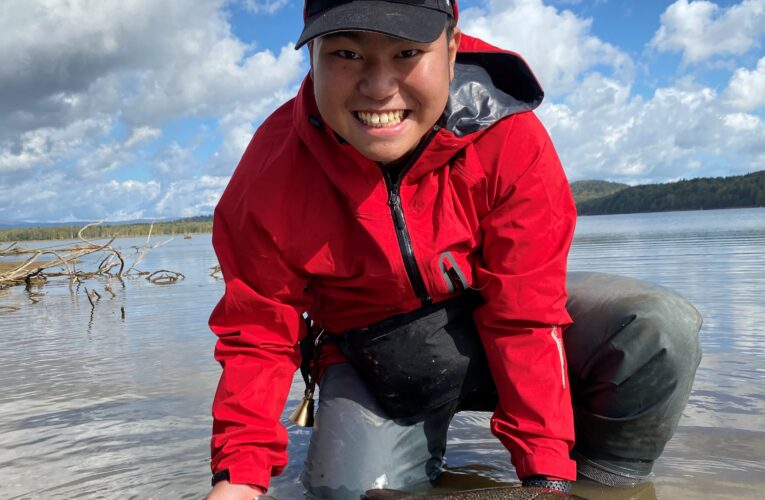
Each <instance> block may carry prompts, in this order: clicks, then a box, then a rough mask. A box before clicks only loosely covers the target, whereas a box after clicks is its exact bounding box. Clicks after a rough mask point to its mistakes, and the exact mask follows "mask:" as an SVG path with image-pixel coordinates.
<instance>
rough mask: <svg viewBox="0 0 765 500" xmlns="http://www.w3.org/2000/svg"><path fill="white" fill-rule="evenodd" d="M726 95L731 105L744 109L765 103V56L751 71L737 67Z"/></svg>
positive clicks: (754, 107) (757, 106)
mask: <svg viewBox="0 0 765 500" xmlns="http://www.w3.org/2000/svg"><path fill="white" fill-rule="evenodd" d="M725 96H726V98H727V100H728V102H729V103H730V105H731V106H733V107H734V108H736V109H740V110H744V111H749V110H753V109H756V108H759V107H761V106H763V105H765V57H763V58H762V59H760V60H759V62H758V63H757V67H756V68H755V69H753V70H751V71H749V70H748V69H746V68H739V69H737V70H736V72H735V73H734V74H733V77H732V78H731V80H730V83H729V84H728V88H727V89H726V91H725Z"/></svg>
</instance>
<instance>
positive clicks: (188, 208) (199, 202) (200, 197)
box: [152, 175, 228, 217]
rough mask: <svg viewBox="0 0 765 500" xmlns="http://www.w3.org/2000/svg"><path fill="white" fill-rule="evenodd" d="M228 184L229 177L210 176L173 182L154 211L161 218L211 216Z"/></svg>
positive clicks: (154, 207)
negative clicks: (164, 216) (201, 214)
mask: <svg viewBox="0 0 765 500" xmlns="http://www.w3.org/2000/svg"><path fill="white" fill-rule="evenodd" d="M227 183H228V177H224V176H210V175H205V176H202V177H200V178H197V179H184V180H180V181H177V182H173V183H172V184H171V185H170V186H169V187H168V188H167V189H166V190H164V193H163V195H162V198H161V199H160V200H158V201H157V203H156V205H154V206H153V207H152V208H153V211H154V213H156V214H158V215H159V216H163V215H166V216H181V217H190V216H194V215H199V214H200V213H203V214H211V213H212V212H213V209H214V208H215V205H217V204H218V200H219V199H220V196H221V194H223V189H224V188H225V187H226V184H227Z"/></svg>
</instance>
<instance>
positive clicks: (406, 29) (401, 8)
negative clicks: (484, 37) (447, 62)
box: [295, 0, 447, 49]
mask: <svg viewBox="0 0 765 500" xmlns="http://www.w3.org/2000/svg"><path fill="white" fill-rule="evenodd" d="M395 6H396V8H395V11H392V9H391V3H390V2H384V1H379V0H364V1H356V2H351V3H347V4H344V5H340V6H338V7H334V8H332V9H329V10H327V11H325V12H323V13H320V14H317V15H315V16H313V17H310V18H308V19H307V20H306V23H305V27H304V28H303V33H301V34H300V38H299V39H298V41H297V44H296V45H295V48H296V49H299V48H300V47H302V46H303V45H305V44H306V43H307V42H309V41H310V40H313V39H314V38H316V37H319V36H323V35H327V34H330V33H337V32H340V31H373V32H376V33H382V34H384V35H389V36H393V37H396V38H403V39H404V40H411V41H413V42H420V43H428V42H432V41H433V40H435V39H437V38H438V37H439V36H440V35H441V33H442V32H443V31H444V28H445V27H446V19H447V14H446V13H445V12H440V11H437V10H432V9H426V8H422V7H418V6H415V5H407V4H399V3H397V4H395Z"/></svg>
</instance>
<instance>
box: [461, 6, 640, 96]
mask: <svg viewBox="0 0 765 500" xmlns="http://www.w3.org/2000/svg"><path fill="white" fill-rule="evenodd" d="M460 25H461V27H462V29H463V31H465V33H467V34H469V35H473V36H477V37H479V38H483V39H484V40H486V41H488V42H490V43H492V44H494V45H497V46H499V47H503V48H507V49H510V50H514V51H516V52H519V53H520V54H521V55H522V56H523V57H524V58H525V59H526V60H527V61H528V62H529V64H530V65H531V68H532V70H533V71H534V73H535V74H536V75H537V77H538V78H539V81H540V82H541V83H542V86H543V87H544V88H545V91H546V92H547V93H548V94H549V95H553V96H554V95H560V94H562V93H565V92H567V91H569V90H571V89H573V88H574V87H575V86H576V85H577V79H578V78H579V77H580V76H581V75H582V74H583V73H585V72H586V71H588V70H590V69H592V68H594V67H596V66H601V65H603V66H607V67H610V68H611V69H612V71H613V72H614V74H615V75H618V77H619V78H620V79H629V78H630V77H631V75H632V72H633V63H632V61H631V59H630V58H629V56H627V55H626V54H625V53H624V52H622V51H620V50H619V49H617V48H616V47H614V46H613V45H610V44H608V43H605V42H603V41H602V40H600V39H599V38H597V37H595V36H593V35H591V34H590V30H591V25H592V20H591V19H581V18H579V17H577V16H576V15H575V14H574V13H573V12H571V11H568V10H564V11H559V10H558V9H556V8H555V7H553V6H549V5H544V4H543V2H542V1H541V0H510V1H508V0H488V2H487V3H486V7H485V8H470V9H465V11H464V12H461V13H460Z"/></svg>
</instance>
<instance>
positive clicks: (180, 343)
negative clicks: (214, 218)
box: [0, 209, 765, 499]
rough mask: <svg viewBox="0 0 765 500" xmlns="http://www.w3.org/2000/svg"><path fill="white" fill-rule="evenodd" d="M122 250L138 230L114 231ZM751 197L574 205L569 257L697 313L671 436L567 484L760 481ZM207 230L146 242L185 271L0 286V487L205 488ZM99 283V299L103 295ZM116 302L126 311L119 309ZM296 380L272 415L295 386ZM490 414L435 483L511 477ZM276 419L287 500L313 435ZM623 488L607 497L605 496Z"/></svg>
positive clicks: (746, 493)
mask: <svg viewBox="0 0 765 500" xmlns="http://www.w3.org/2000/svg"><path fill="white" fill-rule="evenodd" d="M115 244H117V245H118V246H119V247H120V249H121V250H125V253H126V255H130V254H131V250H130V247H131V246H138V247H140V246H141V245H143V244H144V240H143V239H135V240H129V239H126V240H121V241H117V242H116V243H115ZM764 244H765V210H763V209H752V210H727V211H709V212H687V213H676V214H642V215H640V214H638V215H625V216H603V217H582V218H580V220H579V227H578V229H577V235H576V240H575V243H574V247H573V250H572V254H571V260H570V267H571V269H572V270H589V271H603V272H612V273H617V274H623V275H628V276H634V277H639V278H645V279H649V280H652V281H656V282H658V283H661V284H664V285H667V286H670V287H673V288H675V289H677V290H679V291H680V292H681V293H683V294H684V295H686V296H687V297H689V298H690V300H691V301H692V302H693V303H694V304H695V305H696V306H697V307H698V308H699V309H700V310H701V312H702V313H703V315H704V318H705V323H704V327H703V329H702V345H703V348H704V359H703V360H702V364H701V366H700V368H699V371H698V374H697V379H696V383H695V386H694V391H693V393H692V394H691V398H690V402H689V405H688V408H687V410H686V411H685V413H684V416H683V419H682V420H681V427H680V429H679V431H678V433H677V435H676V437H675V438H674V439H673V440H672V441H671V442H670V444H669V445H668V447H667V450H666V452H665V454H664V456H663V457H662V458H661V459H660V460H659V461H658V463H657V464H656V468H655V471H654V472H655V477H654V478H653V481H652V482H651V483H649V484H647V485H645V486H644V487H642V488H640V489H636V490H627V491H618V492H615V491H614V490H609V489H603V488H601V487H598V486H597V485H594V484H592V483H586V482H580V483H578V484H577V485H576V493H577V494H578V495H580V496H583V497H585V498H591V499H606V498H609V499H611V498H625V499H626V498H640V499H646V498H665V499H669V498H757V495H761V493H760V491H762V490H763V488H765V466H763V460H762V457H763V456H765V431H764V429H765V417H764V416H763V415H765V369H764V368H763V366H765V362H764V361H765V345H764V344H763V342H762V326H761V325H762V318H763V317H765V307H764V306H763V303H762V299H761V297H762V292H763V291H765V252H763V251H762V248H765V246H764ZM215 264H216V261H215V257H214V255H213V252H212V250H211V247H210V241H209V236H194V238H193V239H191V240H183V239H176V240H173V241H171V242H169V243H167V244H166V245H164V246H162V247H160V248H156V249H154V250H152V251H150V252H148V253H147V254H146V256H145V258H144V260H143V262H142V263H141V264H140V267H141V268H143V269H147V270H155V269H171V270H177V271H180V272H182V273H183V274H184V275H186V280H184V281H182V282H179V283H177V284H174V285H171V286H164V287H163V286H156V285H152V284H151V283H149V282H147V281H146V280H144V279H140V278H137V279H127V280H125V281H124V282H123V283H120V282H118V281H116V280H107V279H103V280H101V279H97V280H91V281H89V282H87V283H86V286H87V287H88V289H89V290H97V291H98V292H99V294H101V299H100V300H96V301H95V302H94V305H93V306H92V307H91V305H90V304H89V302H88V300H87V298H86V297H85V295H84V291H83V290H82V289H78V288H77V287H76V286H72V287H70V286H68V284H67V283H66V281H65V280H64V281H62V282H53V283H48V284H47V285H45V286H44V287H41V288H33V289H32V290H30V291H26V290H24V289H23V288H18V287H17V288H14V289H10V290H0V334H1V335H2V343H0V356H2V359H3V361H4V364H3V370H2V371H1V372H0V484H1V485H2V486H0V489H2V492H3V493H2V495H0V496H2V497H3V498H40V497H45V498H145V497H151V498H200V497H201V496H202V495H203V494H204V492H205V491H206V490H207V485H208V484H209V468H208V453H209V448H208V443H209V433H210V424H211V418H210V402H211V399H212V395H213V392H214V389H215V384H216V383H217V378H218V375H219V368H218V366H217V364H216V363H215V362H214V360H213V359H212V350H213V345H214V337H213V335H212V334H211V333H210V332H209V330H208V329H207V326H206V325H207V317H208V315H209V312H210V310H211V309H212V307H213V306H214V304H215V302H216V301H217V299H218V297H219V296H220V294H221V293H222V291H223V285H222V283H221V282H220V280H217V279H216V278H215V277H214V276H210V271H211V267H212V266H214V265H215ZM107 287H110V288H111V290H112V291H113V295H112V294H110V293H109V292H108V291H107ZM122 311H124V318H123V316H122ZM302 390H303V388H302V380H301V379H300V377H299V375H298V376H297V377H296V383H295V384H293V388H292V391H291V393H290V397H289V401H288V404H287V408H286V410H285V415H288V414H289V413H290V412H291V410H292V409H293V408H294V406H295V405H296V404H297V402H298V401H299V399H300V397H301V396H302ZM488 418H489V415H488V414H485V413H476V412H466V413H462V414H460V415H458V416H457V418H456V419H455V421H454V423H453V425H452V427H451V429H450V434H449V452H448V456H447V459H448V463H449V467H450V468H451V470H452V471H453V473H454V474H453V475H452V476H448V477H446V478H445V479H444V483H443V484H442V487H443V488H450V487H455V486H460V487H474V486H475V485H480V484H497V483H508V482H516V481H517V478H516V476H515V474H514V473H513V471H512V468H511V467H510V465H509V457H508V454H507V452H506V451H505V450H504V448H503V447H502V446H501V445H500V444H499V442H498V441H497V440H496V439H495V438H494V437H493V436H492V435H491V433H490V432H489V430H488V427H489V426H488ZM283 421H284V423H285V425H287V427H288V429H289V431H290V436H291V440H290V444H289V453H290V457H291V461H290V465H289V466H288V467H287V469H286V470H285V472H284V475H283V476H281V477H279V478H276V479H275V480H274V483H273V489H272V493H273V494H274V495H275V496H277V498H282V499H293V498H300V497H301V491H302V490H301V487H300V484H299V481H298V477H299V473H300V469H301V464H302V460H303V457H304V456H305V452H306V448H307V443H308V439H309V437H310V432H309V431H307V430H305V429H301V428H297V427H295V426H294V425H292V424H291V423H289V422H288V421H287V420H286V419H284V420H283ZM615 495H620V496H615Z"/></svg>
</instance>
